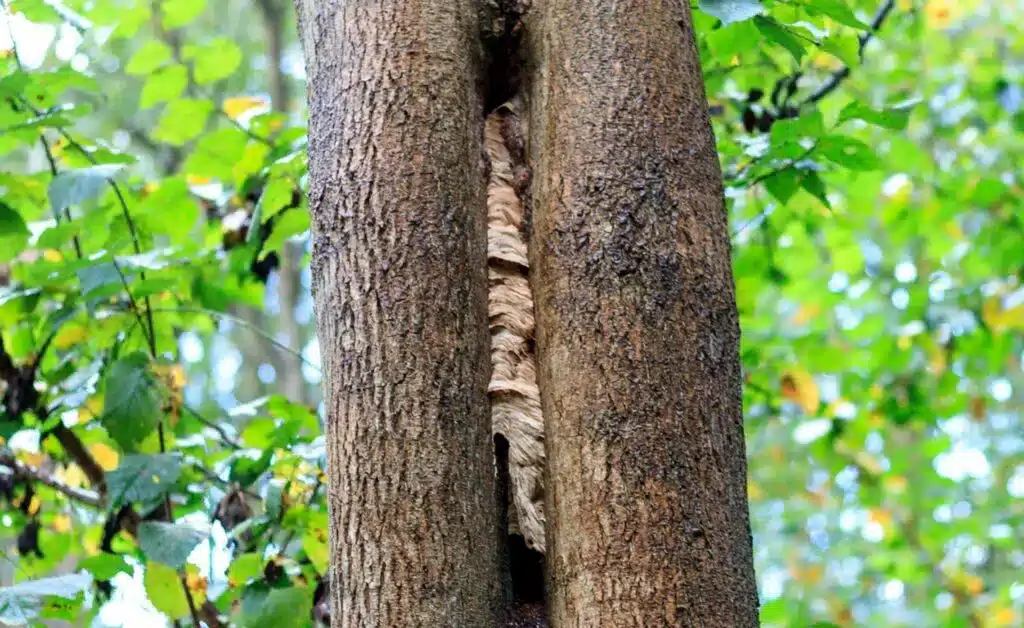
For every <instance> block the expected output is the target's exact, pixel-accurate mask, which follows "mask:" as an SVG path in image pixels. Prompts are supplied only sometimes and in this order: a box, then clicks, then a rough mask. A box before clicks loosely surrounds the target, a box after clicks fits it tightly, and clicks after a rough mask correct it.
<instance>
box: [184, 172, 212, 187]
mask: <svg viewBox="0 0 1024 628" xmlns="http://www.w3.org/2000/svg"><path fill="white" fill-rule="evenodd" d="M211 181H213V179H211V178H210V177H201V176H199V175H196V174H188V175H185V183H188V184H189V185H206V184H208V183H210V182H211Z"/></svg>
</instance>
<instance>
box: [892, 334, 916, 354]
mask: <svg viewBox="0 0 1024 628" xmlns="http://www.w3.org/2000/svg"><path fill="white" fill-rule="evenodd" d="M911 344H913V343H912V342H911V340H910V337H909V336H900V337H899V339H898V340H897V341H896V346H897V347H899V348H900V349H901V350H902V351H906V350H907V349H909V348H910V345H911Z"/></svg>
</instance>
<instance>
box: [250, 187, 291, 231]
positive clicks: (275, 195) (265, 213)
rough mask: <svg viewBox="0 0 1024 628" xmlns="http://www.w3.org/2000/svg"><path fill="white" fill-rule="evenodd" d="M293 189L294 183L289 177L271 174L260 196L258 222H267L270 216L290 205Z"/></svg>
mask: <svg viewBox="0 0 1024 628" xmlns="http://www.w3.org/2000/svg"><path fill="white" fill-rule="evenodd" d="M294 190H295V183H294V182H293V181H292V180H291V179H290V178H289V177H285V176H277V177H273V176H272V177H271V178H270V180H269V181H267V187H266V188H265V189H264V190H263V196H262V197H261V198H260V208H261V217H260V223H261V224H262V223H265V222H267V220H269V219H270V218H271V217H272V216H274V215H275V214H277V213H278V212H280V211H281V210H282V209H284V208H285V207H287V206H288V205H291V202H292V193H293V192H294ZM257 231H258V230H257Z"/></svg>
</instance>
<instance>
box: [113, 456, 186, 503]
mask: <svg viewBox="0 0 1024 628" xmlns="http://www.w3.org/2000/svg"><path fill="white" fill-rule="evenodd" d="M180 475H181V455H180V454H177V453H170V454H153V455H136V456H125V457H124V458H122V459H121V464H120V465H119V466H118V467H117V469H115V470H113V471H111V472H109V473H107V490H108V491H109V493H110V496H111V500H112V501H113V503H114V504H115V505H119V504H125V503H129V502H152V501H154V500H155V499H156V498H158V497H160V496H161V495H163V494H164V493H166V492H167V491H168V490H170V489H171V488H172V487H174V483H175V482H177V481H178V477H179V476H180Z"/></svg>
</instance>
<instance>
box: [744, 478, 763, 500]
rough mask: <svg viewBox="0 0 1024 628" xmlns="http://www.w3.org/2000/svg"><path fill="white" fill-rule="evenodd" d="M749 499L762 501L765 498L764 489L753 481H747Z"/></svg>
mask: <svg viewBox="0 0 1024 628" xmlns="http://www.w3.org/2000/svg"><path fill="white" fill-rule="evenodd" d="M747 499H749V500H750V501H754V502H756V501H761V500H762V499H764V490H762V489H761V487H760V486H758V485H757V484H754V483H753V482H747Z"/></svg>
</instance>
